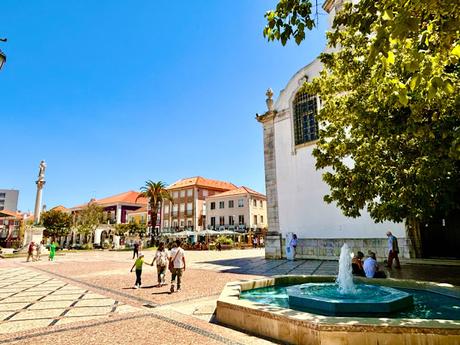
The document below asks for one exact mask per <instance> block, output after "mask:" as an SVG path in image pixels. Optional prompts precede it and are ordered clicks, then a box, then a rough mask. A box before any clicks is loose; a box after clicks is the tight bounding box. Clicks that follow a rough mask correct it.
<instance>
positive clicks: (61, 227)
mask: <svg viewBox="0 0 460 345" xmlns="http://www.w3.org/2000/svg"><path fill="white" fill-rule="evenodd" d="M41 220H42V224H43V226H44V227H45V228H46V230H47V231H48V234H49V235H50V236H53V237H54V236H66V235H67V234H68V233H69V231H70V228H71V226H72V216H71V215H70V214H68V213H65V212H62V211H59V210H50V211H47V212H43V213H42V214H41Z"/></svg>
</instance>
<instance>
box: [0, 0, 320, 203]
mask: <svg viewBox="0 0 460 345" xmlns="http://www.w3.org/2000/svg"><path fill="white" fill-rule="evenodd" d="M275 5H276V1H271V0H270V1H268V0H214V1H211V0H195V1H185V0H184V1H152V0H137V1H125V0H98V1H93V0H91V1H90V0H78V1H77V0H69V1H60V0H34V1H18V0H2V3H1V10H0V37H7V38H8V42H7V43H1V42H0V49H2V50H3V51H4V52H5V53H6V54H7V56H8V61H7V64H6V65H5V66H4V68H3V69H2V70H1V71H0V128H1V131H0V132H1V134H2V142H3V145H2V148H3V150H2V153H3V154H2V161H3V164H2V168H1V169H0V188H15V189H19V190H20V194H19V208H20V209H21V210H23V211H26V210H29V209H30V210H33V203H34V198H35V183H34V181H35V180H36V178H37V174H38V164H39V162H40V160H42V159H44V160H46V162H47V165H48V168H47V171H46V180H47V184H46V186H45V189H44V203H45V204H46V205H47V206H48V207H53V206H56V205H58V204H63V205H65V206H68V207H70V206H73V205H76V204H80V203H82V202H86V201H88V200H89V199H90V198H91V197H96V198H100V197H105V196H109V195H112V194H117V193H120V192H124V191H127V190H132V189H134V190H136V189H139V187H140V186H142V185H143V184H144V181H145V180H147V179H152V180H162V181H165V182H167V183H172V182H174V181H176V180H178V179H180V178H182V177H190V176H197V175H201V176H205V177H209V178H214V179H222V180H227V181H231V182H233V183H235V184H237V185H246V186H249V187H251V188H254V189H256V190H258V191H262V192H263V191H264V190H265V186H264V168H263V143H262V128H261V125H260V124H259V123H257V121H256V120H255V119H254V116H255V113H256V112H259V113H260V112H264V111H265V109H266V107H265V91H266V89H267V88H268V87H272V88H273V90H274V91H275V95H278V93H279V91H280V90H281V89H282V88H283V87H284V86H285V85H286V83H287V81H288V80H289V79H290V77H291V76H292V75H293V74H294V73H295V72H296V71H297V70H298V69H300V68H301V67H302V66H304V65H305V64H307V63H308V62H309V61H311V60H312V59H313V58H314V57H316V56H317V55H318V54H319V52H320V51H321V50H322V48H323V46H324V44H325V43H324V32H325V28H326V23H325V22H326V16H324V15H323V16H320V26H319V28H318V29H315V30H314V31H313V32H311V33H309V34H308V37H307V41H306V42H305V43H303V44H302V45H301V46H300V47H298V46H296V45H295V44H293V43H290V44H289V45H288V46H286V47H282V46H281V44H280V43H268V42H267V41H266V40H265V39H264V38H263V36H262V29H263V26H264V17H263V15H264V13H265V11H266V10H268V9H271V8H274V6H275Z"/></svg>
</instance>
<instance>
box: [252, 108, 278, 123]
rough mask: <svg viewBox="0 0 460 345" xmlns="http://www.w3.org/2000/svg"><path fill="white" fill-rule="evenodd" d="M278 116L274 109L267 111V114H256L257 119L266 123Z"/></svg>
mask: <svg viewBox="0 0 460 345" xmlns="http://www.w3.org/2000/svg"><path fill="white" fill-rule="evenodd" d="M275 117H276V110H273V111H267V112H266V113H265V114H262V115H259V114H256V120H257V121H259V122H260V123H265V122H268V121H270V120H273V119H274V118H275Z"/></svg>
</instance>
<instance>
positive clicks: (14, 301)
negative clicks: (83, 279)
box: [0, 268, 140, 334]
mask: <svg viewBox="0 0 460 345" xmlns="http://www.w3.org/2000/svg"><path fill="white" fill-rule="evenodd" d="M139 310H140V309H139V308H135V307H132V306H130V305H126V304H124V303H121V302H119V301H116V300H113V299H111V298H107V297H105V296H102V295H99V294H96V293H92V292H90V291H89V290H86V289H83V288H80V287H77V286H74V285H71V284H68V283H65V282H63V281H61V280H58V279H56V278H52V277H50V276H48V275H45V274H42V273H39V272H36V271H32V270H29V269H25V268H3V269H0V334H4V333H10V332H19V331H27V330H30V329H33V328H38V327H46V326H54V325H63V324H68V323H72V322H78V321H87V320H92V319H99V318H105V317H109V316H111V315H114V314H125V313H130V312H135V311H139Z"/></svg>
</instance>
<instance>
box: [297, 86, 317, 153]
mask: <svg viewBox="0 0 460 345" xmlns="http://www.w3.org/2000/svg"><path fill="white" fill-rule="evenodd" d="M293 108H294V141H295V145H300V144H303V143H307V142H309V141H313V140H316V139H318V122H317V121H316V113H317V111H318V102H317V96H316V95H309V94H308V93H305V92H298V93H297V94H296V96H295V98H294V103H293Z"/></svg>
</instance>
